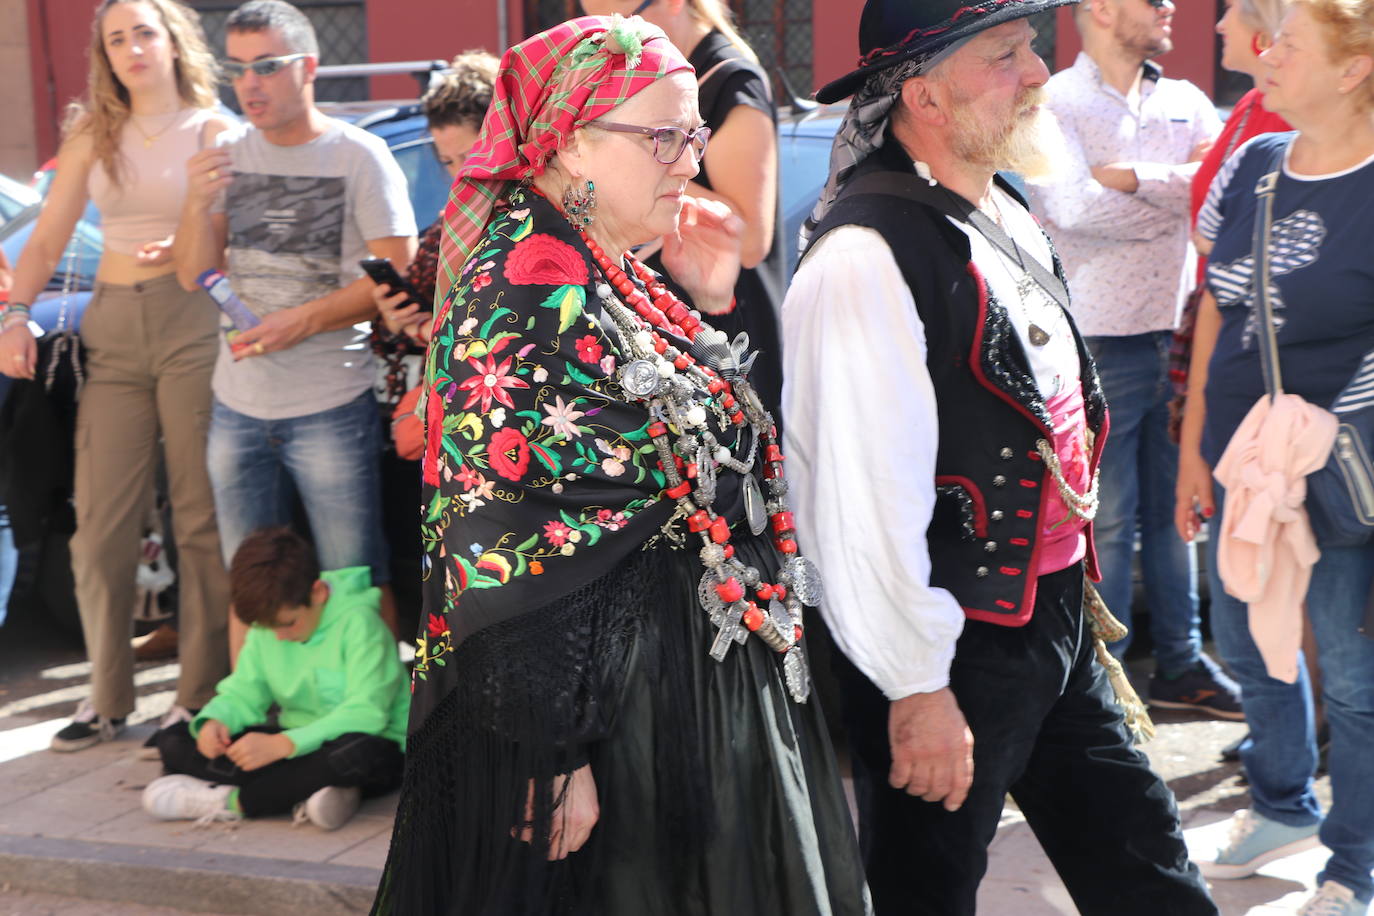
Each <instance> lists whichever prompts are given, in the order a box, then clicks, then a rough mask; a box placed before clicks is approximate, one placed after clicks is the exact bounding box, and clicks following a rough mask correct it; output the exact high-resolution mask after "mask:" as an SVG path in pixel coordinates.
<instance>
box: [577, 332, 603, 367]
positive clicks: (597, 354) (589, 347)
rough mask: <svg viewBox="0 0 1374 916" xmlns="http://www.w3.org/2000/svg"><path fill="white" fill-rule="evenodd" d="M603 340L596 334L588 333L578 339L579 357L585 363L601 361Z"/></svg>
mask: <svg viewBox="0 0 1374 916" xmlns="http://www.w3.org/2000/svg"><path fill="white" fill-rule="evenodd" d="M601 353H602V349H601V342H600V341H599V340H597V339H596V335H595V334H588V335H587V336H586V337H582V338H579V339H578V341H577V358H578V359H580V360H582V362H584V363H599V362H601Z"/></svg>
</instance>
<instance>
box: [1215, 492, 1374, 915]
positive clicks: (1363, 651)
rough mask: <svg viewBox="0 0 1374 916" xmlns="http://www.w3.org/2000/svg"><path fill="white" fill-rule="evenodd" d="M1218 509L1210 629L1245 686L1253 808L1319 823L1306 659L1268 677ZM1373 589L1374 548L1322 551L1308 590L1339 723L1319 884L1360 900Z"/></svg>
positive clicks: (1369, 804)
mask: <svg viewBox="0 0 1374 916" xmlns="http://www.w3.org/2000/svg"><path fill="white" fill-rule="evenodd" d="M1215 493H1216V501H1217V513H1216V515H1215V516H1213V518H1212V521H1211V544H1210V545H1209V546H1208V559H1209V560H1210V562H1209V564H1208V568H1209V576H1210V581H1211V586H1212V632H1213V634H1214V635H1215V636H1216V641H1217V649H1218V650H1219V651H1220V652H1221V657H1222V658H1223V659H1224V660H1225V661H1226V663H1227V664H1228V665H1229V666H1230V667H1231V669H1232V671H1233V672H1234V673H1235V676H1236V681H1237V682H1238V683H1239V684H1240V687H1241V703H1242V705H1243V707H1244V709H1245V720H1246V722H1247V723H1249V725H1250V737H1249V740H1247V741H1246V742H1245V744H1244V745H1242V746H1241V752H1240V753H1241V760H1242V761H1243V762H1244V764H1245V771H1246V774H1247V775H1248V776H1249V778H1250V794H1251V798H1252V800H1253V805H1254V808H1255V810H1256V811H1258V812H1259V813H1260V814H1261V815H1263V816H1264V817H1267V818H1269V819H1271V820H1275V821H1278V822H1280V823H1283V824H1288V825H1290V826H1300V825H1304V824H1312V823H1315V822H1316V821H1317V820H1318V819H1319V818H1320V817H1321V808H1320V806H1319V805H1318V803H1317V799H1316V796H1315V795H1314V794H1313V792H1312V776H1313V773H1314V771H1315V770H1316V766H1317V744H1316V738H1315V727H1314V714H1313V707H1312V690H1311V682H1310V681H1309V680H1308V676H1307V667H1306V665H1305V664H1303V662H1302V659H1299V665H1298V681H1297V683H1295V684H1285V683H1283V682H1282V681H1278V680H1275V679H1273V678H1271V677H1269V675H1268V673H1267V672H1266V671H1265V667H1264V660H1263V659H1262V658H1261V657H1260V654H1259V650H1258V649H1257V648H1256V647H1255V642H1254V640H1253V639H1252V638H1251V636H1250V625H1249V618H1248V613H1247V610H1246V605H1245V604H1243V603H1241V602H1240V601H1237V600H1236V599H1235V598H1232V597H1231V596H1230V595H1228V594H1226V592H1225V591H1224V589H1223V588H1222V584H1221V580H1220V577H1219V576H1218V575H1217V572H1216V569H1217V564H1216V553H1217V546H1216V545H1217V542H1218V532H1220V531H1221V519H1222V512H1221V509H1222V504H1223V502H1224V500H1225V494H1224V493H1223V492H1222V489H1221V488H1220V487H1216V488H1215ZM1371 585H1374V545H1371V546H1365V547H1323V548H1322V556H1321V559H1320V560H1319V561H1317V565H1316V566H1315V567H1313V569H1312V582H1311V584H1310V585H1309V586H1308V588H1307V615H1308V618H1309V619H1310V620H1311V621H1312V630H1313V633H1314V634H1315V635H1316V638H1317V653H1318V661H1319V662H1320V665H1321V672H1322V698H1323V699H1324V700H1325V701H1326V720H1327V722H1328V723H1329V725H1330V727H1331V753H1330V756H1329V757H1328V760H1327V762H1328V765H1329V768H1330V773H1331V794H1332V805H1331V811H1330V812H1329V813H1328V814H1327V815H1326V820H1325V821H1323V823H1322V828H1321V840H1322V843H1323V844H1324V845H1325V846H1326V847H1327V848H1328V849H1330V850H1331V858H1330V860H1328V862H1327V864H1326V870H1325V871H1324V872H1323V873H1322V875H1321V876H1320V877H1319V878H1318V881H1319V882H1320V881H1326V880H1328V879H1329V880H1332V881H1337V882H1339V883H1341V884H1343V885H1345V886H1346V887H1348V888H1350V889H1352V890H1353V891H1355V895H1356V896H1357V897H1359V898H1360V899H1361V900H1366V901H1367V900H1369V898H1370V895H1371V892H1374V882H1371V879H1370V870H1371V869H1374V777H1371V775H1370V774H1371V772H1374V769H1372V767H1374V639H1369V638H1367V637H1365V636H1361V635H1359V633H1358V632H1357V630H1358V629H1359V626H1360V623H1361V621H1362V618H1363V616H1364V607H1365V600H1366V597H1367V596H1368V595H1369V590H1370V587H1371Z"/></svg>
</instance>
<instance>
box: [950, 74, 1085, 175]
mask: <svg viewBox="0 0 1374 916" xmlns="http://www.w3.org/2000/svg"><path fill="white" fill-rule="evenodd" d="M1025 101H1027V102H1032V101H1033V102H1038V103H1040V107H1039V108H1038V109H1037V110H1036V112H1035V113H1034V114H1032V115H1026V114H1021V113H1018V114H1016V115H1015V116H1014V118H1015V120H1014V121H1013V122H1012V123H1010V124H1002V125H989V124H987V123H986V122H984V121H982V120H980V119H979V118H978V117H977V115H975V114H974V113H973V112H972V110H971V109H970V108H968V107H967V106H965V105H962V104H956V106H955V108H954V116H953V122H954V137H953V145H954V153H955V154H956V155H957V156H959V157H960V158H961V159H964V160H966V161H968V162H973V163H976V164H978V165H984V166H989V167H991V168H994V169H999V170H1006V171H1011V172H1016V173H1017V174H1019V175H1020V176H1022V177H1023V178H1025V179H1027V180H1031V179H1035V180H1045V179H1048V178H1050V177H1051V176H1052V175H1053V173H1054V171H1055V167H1056V164H1057V163H1060V162H1063V161H1064V156H1063V155H1062V152H1063V151H1064V150H1065V149H1066V146H1067V145H1066V143H1065V140H1064V135H1063V133H1062V132H1061V131H1060V129H1059V122H1058V121H1056V120H1055V118H1054V115H1053V114H1051V113H1050V111H1049V109H1048V108H1046V107H1045V105H1044V94H1043V92H1039V91H1037V92H1035V93H1034V94H1033V95H1032V96H1031V98H1030V99H1028V100H1025ZM1022 107H1024V106H1022Z"/></svg>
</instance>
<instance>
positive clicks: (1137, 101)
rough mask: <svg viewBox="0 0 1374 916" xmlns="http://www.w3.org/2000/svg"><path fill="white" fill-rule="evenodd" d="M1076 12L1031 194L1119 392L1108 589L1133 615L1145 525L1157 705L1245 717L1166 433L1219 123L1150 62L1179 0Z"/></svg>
mask: <svg viewBox="0 0 1374 916" xmlns="http://www.w3.org/2000/svg"><path fill="white" fill-rule="evenodd" d="M1074 13H1075V15H1074V24H1075V25H1076V26H1077V28H1078V32H1079V35H1080V36H1081V37H1082V39H1083V50H1082V51H1080V52H1079V54H1078V57H1077V58H1076V59H1075V60H1074V62H1073V66H1071V67H1068V68H1066V69H1064V70H1061V71H1060V72H1058V73H1056V74H1055V75H1054V76H1053V77H1052V78H1051V79H1050V81H1049V82H1048V83H1047V84H1046V86H1045V92H1046V96H1047V101H1046V104H1047V105H1048V107H1049V110H1050V111H1051V112H1052V113H1053V115H1054V118H1055V121H1056V123H1057V124H1058V125H1059V128H1060V130H1061V132H1062V134H1063V138H1064V143H1063V152H1064V154H1065V155H1063V156H1062V157H1061V158H1060V163H1061V167H1060V168H1059V169H1057V170H1056V174H1054V175H1053V176H1049V177H1047V178H1046V179H1045V180H1039V181H1032V182H1031V183H1030V193H1031V201H1032V203H1033V204H1034V206H1035V209H1036V212H1038V213H1040V214H1042V215H1043V216H1044V217H1045V228H1046V230H1048V232H1049V234H1050V237H1051V238H1053V239H1054V242H1055V245H1057V246H1058V248H1059V251H1060V252H1061V253H1062V254H1063V256H1064V263H1065V265H1066V270H1067V272H1068V278H1069V282H1070V284H1071V285H1072V287H1073V294H1074V296H1073V316H1074V320H1075V321H1076V322H1077V323H1078V327H1079V328H1080V329H1081V330H1082V332H1083V334H1084V337H1085V338H1086V340H1087V343H1088V349H1089V350H1090V351H1091V352H1092V354H1093V359H1094V360H1095V361H1096V362H1097V367H1098V371H1099V372H1100V373H1101V377H1102V388H1103V390H1104V391H1105V393H1106V397H1107V399H1108V400H1109V401H1110V402H1111V405H1112V441H1111V444H1110V445H1108V446H1107V448H1106V451H1104V452H1103V455H1102V509H1101V511H1100V512H1099V513H1098V516H1097V525H1096V529H1095V530H1096V531H1097V546H1098V552H1099V556H1100V558H1101V569H1102V597H1103V599H1104V600H1105V601H1106V602H1107V606H1108V607H1110V608H1111V609H1112V612H1113V613H1115V614H1116V615H1117V617H1119V618H1120V619H1121V622H1122V623H1124V624H1126V625H1127V627H1129V626H1130V624H1131V597H1132V591H1133V589H1132V565H1133V560H1134V558H1135V556H1136V550H1135V545H1136V532H1137V529H1138V530H1139V533H1140V537H1139V541H1140V571H1141V578H1142V580H1143V584H1144V586H1145V600H1146V602H1147V603H1148V605H1149V609H1150V636H1151V642H1152V643H1153V647H1154V656H1155V662H1156V664H1155V672H1154V676H1153V677H1151V678H1150V690H1149V696H1150V702H1151V703H1152V704H1153V705H1155V706H1162V707H1165V708H1175V709H1193V710H1198V711H1201V712H1206V713H1209V714H1211V715H1214V716H1218V717H1220V718H1223V719H1242V718H1244V714H1243V713H1242V712H1241V708H1240V688H1239V687H1238V686H1237V685H1236V682H1235V681H1234V680H1232V679H1231V678H1230V677H1229V676H1228V675H1227V674H1226V673H1225V672H1224V671H1222V670H1221V668H1220V666H1218V665H1217V663H1216V662H1214V661H1213V660H1212V659H1211V658H1209V657H1208V656H1207V655H1206V654H1205V653H1204V652H1203V651H1202V627H1201V618H1200V617H1199V614H1198V594H1197V564H1196V559H1195V556H1194V550H1193V546H1192V545H1191V544H1185V543H1184V542H1183V540H1182V538H1180V537H1179V536H1178V532H1177V531H1176V530H1175V529H1174V489H1175V487H1176V484H1177V478H1178V446H1177V445H1175V444H1174V442H1173V441H1172V440H1171V439H1170V437H1169V401H1170V400H1171V399H1172V397H1173V389H1172V387H1171V386H1170V384H1169V375H1168V370H1169V346H1170V344H1171V342H1172V341H1173V336H1174V328H1175V327H1176V326H1177V324H1178V320H1179V314H1180V310H1181V308H1182V306H1183V302H1184V300H1185V299H1186V298H1187V296H1188V292H1189V290H1190V289H1191V287H1192V284H1193V279H1194V277H1195V276H1196V273H1197V269H1196V268H1197V264H1196V258H1195V256H1194V253H1193V250H1192V245H1191V243H1190V242H1189V241H1188V238H1189V234H1190V232H1191V229H1192V226H1191V220H1190V219H1189V217H1188V203H1189V194H1190V193H1191V188H1192V179H1193V175H1194V174H1195V173H1196V172H1197V169H1198V165H1199V163H1200V162H1201V160H1202V157H1203V155H1204V154H1205V153H1206V151H1207V149H1208V148H1209V147H1210V146H1211V143H1212V139H1213V138H1214V137H1216V135H1217V132H1218V131H1220V130H1221V120H1220V119H1219V118H1218V117H1217V112H1216V109H1215V108H1214V107H1213V105H1212V101H1211V99H1209V98H1207V96H1206V95H1205V94H1204V93H1203V92H1202V90H1200V89H1198V87H1196V86H1194V85H1193V84H1192V83H1190V82H1188V81H1186V80H1177V79H1166V78H1164V75H1163V72H1162V71H1161V70H1160V68H1159V66H1158V65H1156V64H1155V63H1153V62H1152V61H1151V60H1150V59H1151V58H1153V57H1156V56H1158V55H1160V54H1164V53H1166V52H1168V51H1169V49H1170V48H1171V47H1173V40H1172V37H1171V35H1172V21H1173V15H1174V4H1173V2H1171V0H1082V2H1081V3H1079V4H1078V5H1077V6H1076V7H1075V8H1074ZM1128 645H1129V634H1128V636H1127V639H1123V640H1121V641H1120V642H1118V643H1116V644H1115V645H1114V646H1112V651H1113V652H1114V653H1115V654H1116V655H1117V657H1118V658H1120V657H1123V656H1124V655H1125V654H1126V649H1127V647H1128Z"/></svg>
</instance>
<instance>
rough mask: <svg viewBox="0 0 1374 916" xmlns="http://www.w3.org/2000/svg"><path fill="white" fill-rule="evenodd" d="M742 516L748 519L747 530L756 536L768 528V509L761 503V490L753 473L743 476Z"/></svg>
mask: <svg viewBox="0 0 1374 916" xmlns="http://www.w3.org/2000/svg"><path fill="white" fill-rule="evenodd" d="M744 517H745V518H746V519H748V521H749V530H750V531H752V532H753V533H754V536H755V537H757V536H758V535H760V534H763V532H764V531H765V530H766V529H767V528H768V509H767V507H766V506H765V505H764V503H763V491H762V490H760V489H759V482H758V481H757V480H755V479H754V475H753V474H746V475H745V476H744Z"/></svg>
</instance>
